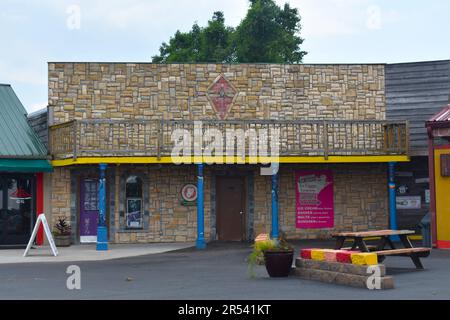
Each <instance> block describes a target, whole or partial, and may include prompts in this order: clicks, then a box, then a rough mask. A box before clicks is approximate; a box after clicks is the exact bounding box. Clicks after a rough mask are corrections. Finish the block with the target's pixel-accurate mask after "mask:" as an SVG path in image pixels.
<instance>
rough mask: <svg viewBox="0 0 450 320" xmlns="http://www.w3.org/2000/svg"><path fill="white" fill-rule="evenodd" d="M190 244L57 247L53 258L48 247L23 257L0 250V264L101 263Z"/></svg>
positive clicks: (11, 251) (39, 248) (19, 250)
mask: <svg viewBox="0 0 450 320" xmlns="http://www.w3.org/2000/svg"><path fill="white" fill-rule="evenodd" d="M194 245H195V244H194V243H190V242H183V243H145V244H110V245H109V250H108V251H97V250H95V244H83V245H72V246H70V247H59V248H58V256H56V257H55V256H53V254H52V250H51V249H50V246H41V247H37V246H35V247H34V248H32V249H30V251H29V253H28V255H27V256H26V257H23V253H24V252H25V249H3V250H0V264H7V263H30V262H67V261H101V260H111V259H118V258H128V257H136V256H142V255H148V254H155V253H163V252H168V251H174V250H180V249H185V248H189V247H193V246H194Z"/></svg>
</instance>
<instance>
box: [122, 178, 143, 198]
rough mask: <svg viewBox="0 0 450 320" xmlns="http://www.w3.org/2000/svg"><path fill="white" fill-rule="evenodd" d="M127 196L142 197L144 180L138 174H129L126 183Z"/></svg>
mask: <svg viewBox="0 0 450 320" xmlns="http://www.w3.org/2000/svg"><path fill="white" fill-rule="evenodd" d="M126 197H127V198H129V197H134V198H141V197H142V180H141V178H139V177H137V176H129V177H128V178H127V183H126Z"/></svg>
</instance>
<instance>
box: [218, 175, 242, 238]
mask: <svg viewBox="0 0 450 320" xmlns="http://www.w3.org/2000/svg"><path fill="white" fill-rule="evenodd" d="M244 181H245V178H244V177H217V179H216V227H217V235H218V240H221V241H242V240H243V239H244V237H245V188H244Z"/></svg>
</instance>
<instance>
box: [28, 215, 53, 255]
mask: <svg viewBox="0 0 450 320" xmlns="http://www.w3.org/2000/svg"><path fill="white" fill-rule="evenodd" d="M41 222H42V225H43V226H44V232H45V235H46V236H47V240H48V242H49V243H50V248H51V249H52V252H53V255H54V256H55V257H56V256H57V255H58V249H56V245H55V241H54V240H53V236H52V233H51V231H50V227H49V226H48V222H47V219H46V218H45V215H44V214H43V213H41V214H40V215H39V216H38V218H37V220H36V224H35V225H34V229H33V232H32V233H31V237H30V241H28V245H27V248H26V249H25V252H24V253H23V256H24V257H26V255H27V254H28V251H30V248H31V245H32V244H33V241H34V239H35V238H36V235H37V232H38V230H39V226H40V224H41Z"/></svg>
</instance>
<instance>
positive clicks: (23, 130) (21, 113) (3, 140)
mask: <svg viewBox="0 0 450 320" xmlns="http://www.w3.org/2000/svg"><path fill="white" fill-rule="evenodd" d="M0 158H13V159H46V158H47V149H46V148H45V146H44V145H43V143H42V142H41V141H40V140H39V138H38V136H37V135H36V133H35V132H34V130H33V128H31V127H30V125H29V124H28V120H27V111H26V110H25V108H24V106H23V105H22V103H21V102H20V100H19V99H18V98H17V96H16V94H15V93H14V90H13V89H12V88H11V86H10V85H9V84H0Z"/></svg>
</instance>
